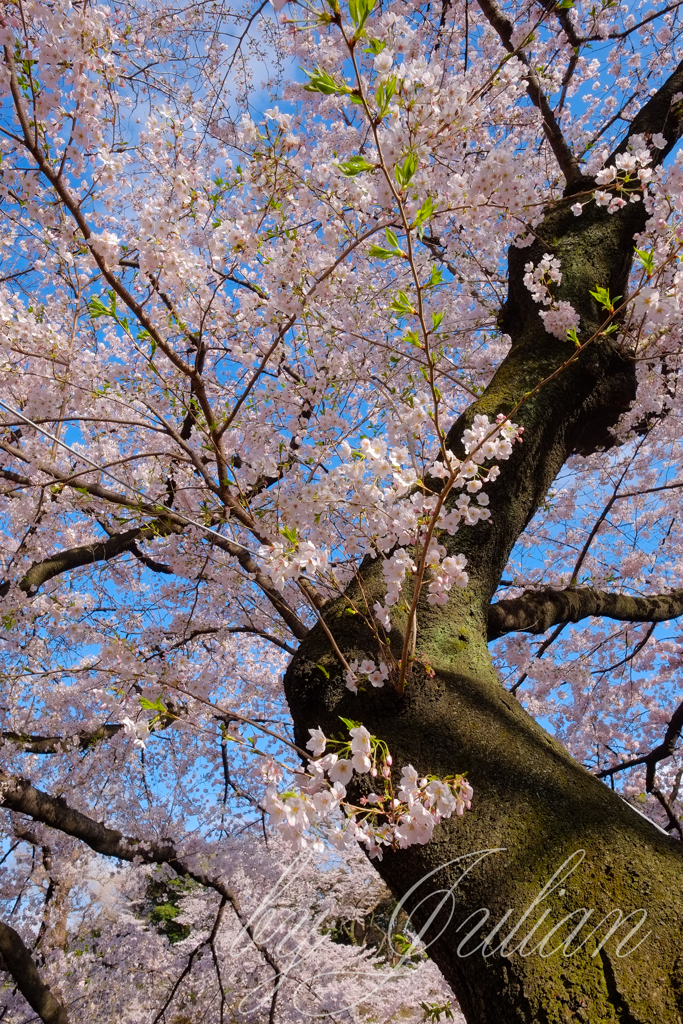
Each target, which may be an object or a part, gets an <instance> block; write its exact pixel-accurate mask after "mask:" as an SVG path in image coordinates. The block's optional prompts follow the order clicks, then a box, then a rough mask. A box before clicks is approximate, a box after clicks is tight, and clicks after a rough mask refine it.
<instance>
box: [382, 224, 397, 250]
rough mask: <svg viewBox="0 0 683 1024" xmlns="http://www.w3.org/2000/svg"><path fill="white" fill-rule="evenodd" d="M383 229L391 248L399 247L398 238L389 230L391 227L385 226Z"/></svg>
mask: <svg viewBox="0 0 683 1024" xmlns="http://www.w3.org/2000/svg"><path fill="white" fill-rule="evenodd" d="M385 231H386V235H387V242H388V243H389V245H390V247H391V248H392V249H400V248H401V247H400V245H399V244H398V238H397V237H396V235H395V234H394V232H393V231H392V230H391V228H386V229H385Z"/></svg>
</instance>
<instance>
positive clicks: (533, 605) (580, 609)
mask: <svg viewBox="0 0 683 1024" xmlns="http://www.w3.org/2000/svg"><path fill="white" fill-rule="evenodd" d="M591 615H593V616H596V617H597V616H599V617H601V618H606V619H617V620H619V621H625V622H665V621H666V620H667V619H677V618H678V617H679V616H681V615H683V590H672V591H671V593H670V594H654V595H652V596H651V597H631V596H630V595H628V594H614V593H610V592H608V591H605V590H593V589H591V588H590V587H577V588H575V587H568V588H567V589H566V590H530V591H528V592H527V593H526V594H522V596H521V597H513V598H510V599H508V600H503V601H498V602H497V603H496V604H493V605H491V606H490V607H489V610H488V639H489V642H490V641H492V640H497V639H498V637H501V636H505V634H506V633H515V632H524V633H545V632H546V631H547V630H549V629H550V628H551V627H552V626H555V625H558V624H559V623H562V622H580V621H581V619H586V618H588V617H589V616H591Z"/></svg>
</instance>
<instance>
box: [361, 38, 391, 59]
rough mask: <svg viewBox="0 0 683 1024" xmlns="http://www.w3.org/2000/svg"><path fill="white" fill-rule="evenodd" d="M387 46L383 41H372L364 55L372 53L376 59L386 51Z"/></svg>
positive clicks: (369, 41)
mask: <svg viewBox="0 0 683 1024" xmlns="http://www.w3.org/2000/svg"><path fill="white" fill-rule="evenodd" d="M386 45H387V44H386V43H385V42H384V40H383V39H370V40H368V45H367V46H366V47H365V49H364V50H363V53H371V54H372V55H373V57H376V56H377V54H378V53H381V52H382V50H384V49H385V47H386Z"/></svg>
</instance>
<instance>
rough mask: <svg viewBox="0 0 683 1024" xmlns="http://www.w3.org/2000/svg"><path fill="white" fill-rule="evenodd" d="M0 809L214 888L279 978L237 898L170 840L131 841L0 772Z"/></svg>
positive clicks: (63, 1022)
mask: <svg viewBox="0 0 683 1024" xmlns="http://www.w3.org/2000/svg"><path fill="white" fill-rule="evenodd" d="M0 806H2V807H6V808H7V809H8V810H10V811H15V812H16V813H18V814H26V815H28V817H29V818H32V819H33V821H39V822H41V823H42V824H43V825H48V826H49V827H50V828H54V829H56V830H57V831H59V832H62V833H64V834H65V835H68V836H72V837H73V838H74V839H79V840H80V841H81V842H82V843H85V844H86V846H89V847H90V849H91V850H94V851H95V852H96V853H101V854H102V855H103V856H105V857H115V858H116V859H117V860H125V861H135V860H138V861H142V862H143V863H144V864H168V865H169V867H171V868H173V870H174V871H175V872H176V874H178V875H181V876H183V877H185V878H191V879H193V881H195V882H199V884H200V885H203V886H206V887H207V888H211V889H213V890H214V891H215V892H217V893H218V894H219V895H220V896H223V897H224V898H225V899H226V900H227V901H228V902H229V903H230V905H231V906H232V908H233V910H234V911H235V914H236V915H237V917H238V918H239V920H240V922H241V923H242V927H243V928H244V930H245V931H246V933H247V934H248V935H249V938H250V939H251V941H252V943H253V944H254V947H255V948H256V949H257V950H258V951H259V953H260V954H261V955H262V956H263V958H264V960H265V961H266V963H268V964H269V966H270V967H272V969H273V970H274V971H275V974H276V976H277V977H279V976H280V973H281V972H280V967H279V965H278V963H277V961H276V960H275V958H274V957H273V956H272V954H271V953H270V952H269V950H268V949H267V948H266V947H265V946H264V945H263V944H262V943H261V942H259V940H258V938H257V936H256V934H255V932H254V930H253V929H252V926H251V924H250V923H249V921H248V920H247V919H246V918H245V916H244V915H243V913H242V910H241V907H240V903H239V900H238V899H237V896H236V895H235V893H234V892H233V891H232V889H230V888H229V886H227V885H226V884H225V882H223V881H221V879H220V878H214V877H211V876H210V875H208V874H205V873H204V872H203V871H201V870H199V868H198V867H194V866H192V865H193V862H194V860H195V858H193V857H191V856H186V857H181V856H180V855H179V853H178V851H177V850H176V847H175V844H174V843H173V842H171V841H170V840H168V841H164V842H160V843H155V842H151V841H149V840H144V841H143V840H140V839H134V838H132V837H130V836H124V835H123V833H122V832H119V830H118V829H113V828H108V827H107V826H106V825H104V824H103V823H102V822H99V821H95V820H94V819H93V818H90V817H89V816H88V815H87V814H83V813H81V811H77V810H75V809H74V808H73V807H69V805H68V804H67V802H66V800H65V799H64V798H63V797H54V796H50V795H49V794H48V793H43V791H42V790H40V789H36V788H35V787H34V786H32V785H31V783H30V782H28V780H27V779H22V778H19V777H17V776H14V775H6V774H5V773H4V772H2V771H0ZM54 1021H55V1024H66V1019H64V1020H58V1019H57V1018H54Z"/></svg>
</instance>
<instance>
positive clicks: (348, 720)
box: [339, 715, 363, 729]
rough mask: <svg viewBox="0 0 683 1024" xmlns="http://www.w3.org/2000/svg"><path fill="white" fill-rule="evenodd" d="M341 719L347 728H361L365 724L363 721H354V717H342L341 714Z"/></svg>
mask: <svg viewBox="0 0 683 1024" xmlns="http://www.w3.org/2000/svg"><path fill="white" fill-rule="evenodd" d="M339 721H340V722H343V723H344V725H345V726H346V728H347V729H359V728H360V727H361V725H362V724H363V723H362V722H354V720H353V719H352V718H342V716H341V715H340V716H339Z"/></svg>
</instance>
